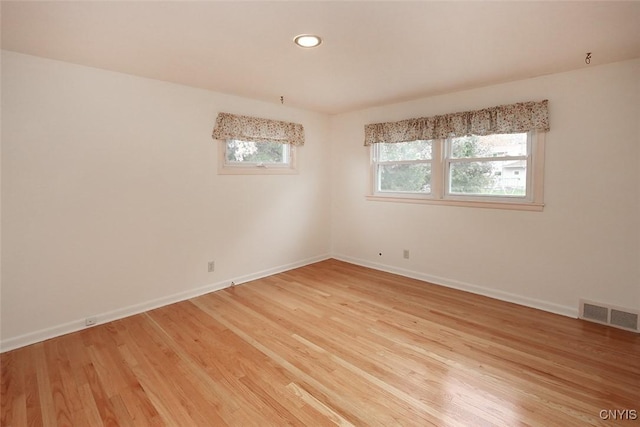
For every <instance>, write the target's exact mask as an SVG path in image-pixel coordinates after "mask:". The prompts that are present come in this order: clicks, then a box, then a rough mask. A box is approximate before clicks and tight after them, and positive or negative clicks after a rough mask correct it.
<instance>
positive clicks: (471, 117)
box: [364, 99, 549, 145]
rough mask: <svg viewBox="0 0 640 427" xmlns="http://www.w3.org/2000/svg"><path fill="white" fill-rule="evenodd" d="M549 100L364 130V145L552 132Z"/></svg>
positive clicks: (377, 126)
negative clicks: (455, 137) (468, 136)
mask: <svg viewBox="0 0 640 427" xmlns="http://www.w3.org/2000/svg"><path fill="white" fill-rule="evenodd" d="M548 104H549V101H548V100H546V99H545V100H544V101H541V102H521V103H518V104H511V105H501V106H498V107H491V108H485V109H482V110H476V111H466V112H463V113H453V114H445V115H442V116H433V117H422V118H418V119H409V120H402V121H399V122H387V123H373V124H368V125H365V127H364V145H371V144H376V143H380V142H386V143H394V142H408V141H417V140H429V139H441V138H450V137H453V136H466V135H491V134H501V133H518V132H528V131H531V130H539V131H544V132H546V131H548V130H549V112H548Z"/></svg>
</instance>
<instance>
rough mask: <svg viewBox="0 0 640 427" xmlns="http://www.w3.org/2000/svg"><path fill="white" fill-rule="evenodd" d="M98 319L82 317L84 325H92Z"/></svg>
mask: <svg viewBox="0 0 640 427" xmlns="http://www.w3.org/2000/svg"><path fill="white" fill-rule="evenodd" d="M97 321H98V319H97V318H95V317H87V318H86V319H84V325H85V326H93V325H95V324H96V322H97Z"/></svg>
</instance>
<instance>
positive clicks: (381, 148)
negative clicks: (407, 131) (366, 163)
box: [373, 141, 433, 195]
mask: <svg viewBox="0 0 640 427" xmlns="http://www.w3.org/2000/svg"><path fill="white" fill-rule="evenodd" d="M432 157H433V141H412V142H401V143H395V144H374V146H373V163H374V170H375V188H374V192H375V193H384V194H396V195H401V194H421V195H425V194H430V193H431V161H432Z"/></svg>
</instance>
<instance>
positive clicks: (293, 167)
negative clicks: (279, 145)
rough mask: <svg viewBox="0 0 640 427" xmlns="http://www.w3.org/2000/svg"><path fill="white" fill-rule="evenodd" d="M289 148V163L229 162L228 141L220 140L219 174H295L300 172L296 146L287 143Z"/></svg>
mask: <svg viewBox="0 0 640 427" xmlns="http://www.w3.org/2000/svg"><path fill="white" fill-rule="evenodd" d="M286 145H287V146H288V149H289V163H288V164H282V165H279V164H278V165H276V164H266V165H265V164H257V163H245V164H242V163H235V164H232V163H228V162H227V160H226V159H227V141H219V145H218V174H219V175H295V174H297V173H298V167H297V166H298V161H297V153H296V147H295V146H294V145H292V144H286Z"/></svg>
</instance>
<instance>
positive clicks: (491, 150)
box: [370, 131, 544, 210]
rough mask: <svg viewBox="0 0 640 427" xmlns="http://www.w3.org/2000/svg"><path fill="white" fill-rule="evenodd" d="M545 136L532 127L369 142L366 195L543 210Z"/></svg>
mask: <svg viewBox="0 0 640 427" xmlns="http://www.w3.org/2000/svg"><path fill="white" fill-rule="evenodd" d="M543 136H544V135H543V133H541V132H536V131H530V132H524V133H508V134H494V135H486V136H477V135H470V136H464V137H456V138H448V139H434V140H417V141H411V142H400V143H376V144H372V145H371V147H372V148H371V150H372V152H371V154H372V155H371V177H372V187H373V188H372V194H371V196H370V198H372V199H381V200H393V199H396V200H399V201H417V202H420V201H422V202H425V203H439V204H453V205H465V206H481V207H496V208H511V209H528V210H541V209H542V182H543V177H542V173H543V161H544V139H543Z"/></svg>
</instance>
